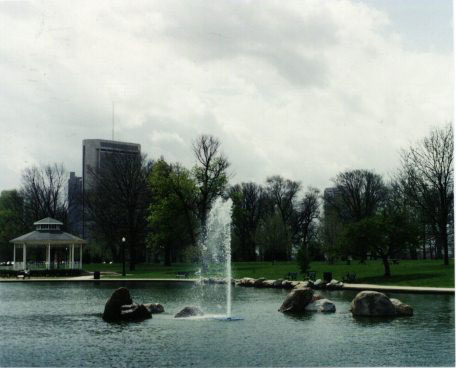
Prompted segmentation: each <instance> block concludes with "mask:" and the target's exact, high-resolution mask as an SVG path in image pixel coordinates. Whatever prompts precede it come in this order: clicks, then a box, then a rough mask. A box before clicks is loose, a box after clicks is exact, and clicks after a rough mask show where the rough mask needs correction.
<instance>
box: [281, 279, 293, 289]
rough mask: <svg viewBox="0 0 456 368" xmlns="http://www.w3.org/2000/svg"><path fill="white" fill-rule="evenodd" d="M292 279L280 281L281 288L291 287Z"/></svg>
mask: <svg viewBox="0 0 456 368" xmlns="http://www.w3.org/2000/svg"><path fill="white" fill-rule="evenodd" d="M292 283H293V282H292V281H290V280H283V281H282V288H283V289H293V285H292Z"/></svg>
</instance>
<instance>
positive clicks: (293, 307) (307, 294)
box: [279, 286, 336, 314]
mask: <svg viewBox="0 0 456 368" xmlns="http://www.w3.org/2000/svg"><path fill="white" fill-rule="evenodd" d="M306 311H311V312H324V313H331V312H335V311H336V306H335V305H334V303H333V302H331V301H330V300H328V299H322V297H321V296H320V295H319V294H314V291H313V290H312V289H311V288H309V287H304V286H302V287H296V288H294V289H293V290H292V291H291V292H290V293H289V294H288V295H287V297H286V298H285V300H284V301H283V303H282V305H281V306H280V308H279V312H282V313H293V314H302V313H305V312H306Z"/></svg>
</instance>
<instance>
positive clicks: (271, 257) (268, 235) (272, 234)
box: [257, 211, 291, 261]
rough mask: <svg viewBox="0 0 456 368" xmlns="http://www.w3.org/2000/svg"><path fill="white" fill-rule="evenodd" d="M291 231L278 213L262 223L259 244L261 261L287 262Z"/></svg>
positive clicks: (258, 234) (258, 237) (259, 229)
mask: <svg viewBox="0 0 456 368" xmlns="http://www.w3.org/2000/svg"><path fill="white" fill-rule="evenodd" d="M288 234H289V230H288V229H287V225H286V224H284V223H283V220H282V216H281V215H280V213H279V212H278V211H276V212H275V213H273V214H272V215H269V216H268V217H266V218H265V219H263V220H261V221H260V224H259V226H258V229H257V243H258V247H259V251H260V257H261V259H263V260H265V261H287V260H288V251H289V249H290V248H291V239H290V237H289V236H288Z"/></svg>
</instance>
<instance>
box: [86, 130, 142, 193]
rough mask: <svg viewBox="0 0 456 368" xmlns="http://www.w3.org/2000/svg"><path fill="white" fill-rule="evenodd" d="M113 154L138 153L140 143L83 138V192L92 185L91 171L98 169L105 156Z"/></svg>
mask: <svg viewBox="0 0 456 368" xmlns="http://www.w3.org/2000/svg"><path fill="white" fill-rule="evenodd" d="M113 154H114V155H139V154H141V145H140V144H138V143H128V142H118V141H109V140H104V139H84V140H83V141H82V188H83V192H84V193H85V192H86V191H87V190H90V188H92V187H93V185H94V179H93V172H96V171H97V170H100V169H101V168H102V167H103V162H104V161H105V160H106V159H107V157H109V156H110V155H113Z"/></svg>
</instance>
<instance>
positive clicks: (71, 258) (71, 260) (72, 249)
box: [70, 244, 74, 269]
mask: <svg viewBox="0 0 456 368" xmlns="http://www.w3.org/2000/svg"><path fill="white" fill-rule="evenodd" d="M70 263H71V269H73V268H74V244H71V254H70Z"/></svg>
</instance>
